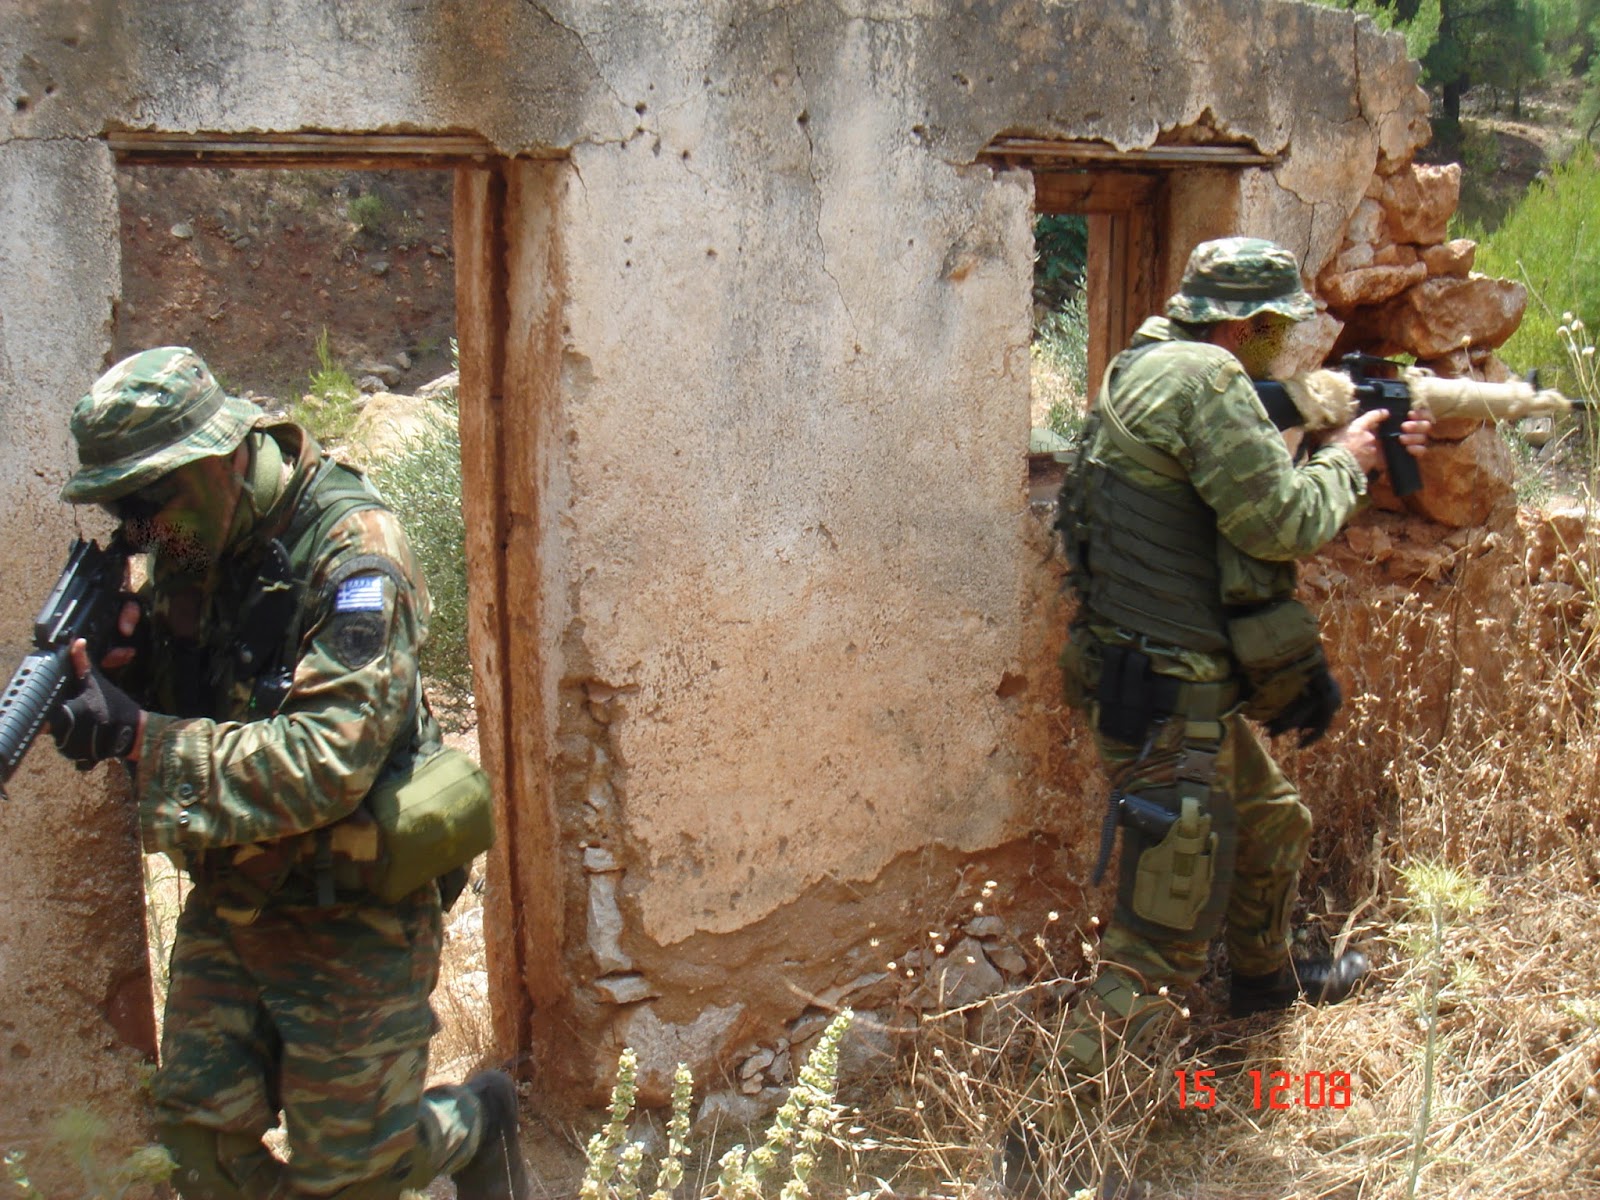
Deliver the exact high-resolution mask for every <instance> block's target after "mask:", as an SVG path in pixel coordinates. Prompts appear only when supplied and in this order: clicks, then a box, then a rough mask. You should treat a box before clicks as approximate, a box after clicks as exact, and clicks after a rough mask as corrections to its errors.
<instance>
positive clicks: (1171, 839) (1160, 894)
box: [1133, 796, 1217, 929]
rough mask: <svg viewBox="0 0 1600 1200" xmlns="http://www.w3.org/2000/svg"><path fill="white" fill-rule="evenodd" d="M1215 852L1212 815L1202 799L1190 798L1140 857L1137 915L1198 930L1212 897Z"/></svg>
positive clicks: (1135, 896)
mask: <svg viewBox="0 0 1600 1200" xmlns="http://www.w3.org/2000/svg"><path fill="white" fill-rule="evenodd" d="M1216 851H1217V838H1216V835H1215V834H1213V833H1212V832H1211V817H1210V814H1208V813H1203V812H1202V811H1201V809H1200V801H1199V800H1198V799H1196V798H1195V797H1193V796H1185V797H1184V798H1183V808H1182V811H1181V812H1180V813H1179V814H1178V819H1177V820H1176V821H1174V822H1173V823H1172V828H1170V829H1168V830H1167V834H1166V836H1165V837H1164V838H1162V839H1161V841H1160V842H1158V843H1157V844H1156V845H1154V846H1151V847H1150V848H1149V849H1148V850H1146V851H1145V852H1144V853H1143V854H1141V855H1139V865H1138V867H1137V868H1136V870H1135V873H1134V880H1133V911H1134V913H1135V915H1137V916H1140V917H1143V918H1144V919H1145V920H1146V921H1152V922H1154V923H1155V924H1157V925H1164V926H1166V927H1167V928H1168V929H1193V928H1194V927H1195V922H1197V921H1198V920H1199V919H1200V914H1201V913H1202V912H1203V911H1204V910H1205V907H1206V905H1207V904H1208V903H1209V902H1210V900H1211V886H1212V882H1213V880H1214V877H1215V872H1216Z"/></svg>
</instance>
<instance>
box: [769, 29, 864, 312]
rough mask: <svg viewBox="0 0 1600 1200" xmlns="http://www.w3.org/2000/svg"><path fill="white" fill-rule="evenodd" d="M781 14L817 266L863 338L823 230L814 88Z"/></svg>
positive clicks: (793, 37) (822, 201) (792, 36)
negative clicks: (813, 205) (795, 90)
mask: <svg viewBox="0 0 1600 1200" xmlns="http://www.w3.org/2000/svg"><path fill="white" fill-rule="evenodd" d="M779 13H780V15H781V16H782V17H783V27H784V30H785V31H786V33H787V34H788V38H787V44H788V50H789V66H790V67H791V68H792V69H793V71H794V79H795V83H796V84H797V85H798V87H799V89H800V97H801V101H802V107H801V109H800V115H799V116H798V117H796V118H795V123H796V124H797V125H799V126H800V133H801V135H802V136H803V137H804V138H805V139H806V149H807V155H806V174H807V175H808V176H810V178H811V188H812V191H813V192H815V193H816V197H817V221H816V230H817V245H818V246H819V247H821V249H822V257H821V260H820V261H819V263H818V264H817V265H818V266H820V267H821V268H822V273H823V274H824V275H826V276H827V277H828V279H829V281H830V282H831V283H832V284H833V289H834V291H835V292H837V293H838V295H839V304H840V306H841V307H842V308H843V309H844V313H845V316H846V317H847V318H848V319H849V322H850V336H851V338H852V340H859V338H858V336H857V321H856V315H855V313H854V312H853V311H852V310H851V308H850V301H849V300H848V299H847V298H846V296H845V294H844V285H843V284H841V283H840V282H839V277H838V276H837V275H835V274H834V273H833V270H832V268H830V267H829V266H828V239H827V237H826V236H825V235H824V234H823V231H822V210H823V206H824V203H825V199H826V197H825V194H824V192H823V188H822V178H821V176H820V175H818V174H817V168H816V161H817V143H816V139H814V138H813V137H812V136H811V115H810V114H811V105H810V90H809V88H808V87H807V86H806V80H805V73H804V72H803V71H802V70H801V69H800V56H799V55H798V54H797V53H796V52H795V34H794V24H793V21H792V19H791V18H790V15H789V11H788V9H786V8H784V9H780V10H779Z"/></svg>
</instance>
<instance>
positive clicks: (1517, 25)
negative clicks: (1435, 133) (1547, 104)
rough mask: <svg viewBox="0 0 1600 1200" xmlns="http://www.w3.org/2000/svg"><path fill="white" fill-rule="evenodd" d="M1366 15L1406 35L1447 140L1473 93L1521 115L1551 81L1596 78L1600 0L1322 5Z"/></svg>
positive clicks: (1332, 0)
mask: <svg viewBox="0 0 1600 1200" xmlns="http://www.w3.org/2000/svg"><path fill="white" fill-rule="evenodd" d="M1317 3H1320V4H1326V5H1329V6H1330V7H1334V8H1343V9H1347V10H1351V11H1354V12H1359V13H1365V14H1366V15H1368V16H1370V17H1372V19H1373V20H1374V21H1376V22H1377V23H1378V24H1379V25H1380V26H1382V27H1383V28H1385V29H1393V30H1396V31H1398V32H1400V33H1403V34H1404V35H1405V38H1406V48H1407V50H1408V51H1409V52H1410V54H1411V57H1412V58H1415V59H1417V60H1418V61H1419V62H1421V64H1422V68H1423V84H1424V85H1425V86H1426V87H1427V88H1428V90H1429V92H1430V93H1431V94H1432V95H1433V97H1434V99H1435V101H1436V102H1437V104H1438V106H1439V113H1440V116H1441V117H1442V119H1443V120H1442V123H1443V125H1444V126H1445V128H1444V129H1442V130H1440V131H1439V132H1440V133H1441V134H1442V135H1443V136H1445V137H1446V138H1448V137H1449V134H1450V131H1451V130H1452V129H1454V128H1455V127H1456V126H1457V125H1458V124H1459V123H1460V120H1461V100H1462V97H1463V96H1464V95H1465V94H1466V92H1467V91H1468V90H1469V89H1472V88H1486V89H1488V91H1489V95H1490V99H1491V101H1492V103H1493V104H1494V106H1495V107H1496V108H1497V109H1498V108H1499V107H1500V106H1501V105H1502V104H1504V103H1507V102H1509V104H1510V107H1511V111H1512V113H1513V115H1515V116H1521V109H1522V99H1523V94H1524V93H1525V92H1526V91H1527V89H1529V88H1530V87H1533V86H1535V85H1537V84H1539V83H1542V82H1544V81H1546V80H1547V79H1550V78H1557V77H1565V76H1571V77H1575V78H1583V77H1586V76H1587V77H1588V78H1589V80H1590V90H1591V91H1593V90H1594V88H1595V86H1596V85H1597V84H1600V77H1597V76H1596V74H1595V73H1594V70H1593V68H1594V60H1595V43H1596V38H1597V36H1600V0H1317Z"/></svg>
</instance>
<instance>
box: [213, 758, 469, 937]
mask: <svg viewBox="0 0 1600 1200" xmlns="http://www.w3.org/2000/svg"><path fill="white" fill-rule="evenodd" d="M493 841H494V804H493V796H492V793H491V790H490V787H489V777H488V776H487V775H486V774H484V772H483V769H482V768H481V767H479V766H478V764H477V763H475V762H473V761H472V759H471V758H469V757H468V756H467V755H465V754H463V753H462V752H461V751H459V750H452V749H449V748H442V749H438V750H435V751H434V752H433V753H431V754H424V755H415V756H414V755H412V754H409V753H407V754H405V755H401V756H398V757H397V758H396V759H394V760H391V762H390V764H389V766H387V767H385V768H384V771H383V774H381V775H380V776H379V777H378V781H377V783H376V784H374V785H373V788H372V791H371V792H369V793H368V794H367V797H366V799H365V800H363V801H362V803H361V807H359V808H357V809H356V810H355V811H354V812H353V813H351V814H350V815H349V816H348V817H345V818H344V819H342V820H339V821H335V822H334V823H333V824H332V825H325V826H323V827H322V828H321V829H318V830H315V831H314V832H312V833H308V834H301V835H298V836H296V837H289V838H281V839H279V840H277V841H272V842H258V843H255V844H253V845H249V846H239V847H235V848H233V849H231V850H222V851H211V852H208V853H206V854H205V855H202V856H197V858H196V859H195V860H194V861H192V862H191V863H190V873H191V875H192V876H193V878H194V881H195V885H196V887H198V888H200V889H202V890H203V891H204V892H205V893H206V896H207V899H208V901H209V902H210V903H211V904H212V905H214V906H215V907H216V909H217V911H218V913H219V914H221V915H222V916H223V917H224V918H225V919H226V920H228V921H231V922H233V923H234V924H237V925H247V924H249V923H250V922H252V921H254V920H255V918H256V916H257V914H259V913H260V911H261V910H262V909H263V908H265V907H267V905H268V904H288V905H313V904H314V905H316V906H318V907H321V908H327V907H328V906H330V905H333V904H338V903H349V902H352V901H359V900H361V899H364V898H369V897H374V896H375V897H377V898H378V899H379V900H381V901H383V902H384V903H387V904H394V903H396V902H398V901H400V900H402V899H403V898H405V897H406V896H408V895H410V894H411V893H412V892H414V891H416V890H417V889H418V888H421V887H425V886H427V884H429V883H430V882H432V881H433V880H435V879H441V900H442V901H443V900H446V899H448V900H449V901H451V902H453V901H454V900H455V898H456V897H457V896H459V895H460V894H461V890H462V888H463V887H464V886H465V884H466V876H465V872H466V868H467V867H468V866H469V865H470V864H471V862H472V860H473V859H474V858H476V857H477V856H478V855H480V854H482V853H483V852H484V851H486V850H488V849H489V847H490V845H491V844H492V843H493ZM445 893H448V896H446V895H445ZM445 906H446V907H449V905H448V903H447V904H446V905H445Z"/></svg>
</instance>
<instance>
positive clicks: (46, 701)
mask: <svg viewBox="0 0 1600 1200" xmlns="http://www.w3.org/2000/svg"><path fill="white" fill-rule="evenodd" d="M71 671H72V661H71V659H70V657H69V656H68V652H67V648H66V647H65V646H62V647H60V648H59V649H56V650H37V651H35V652H34V653H32V654H30V655H28V657H27V658H25V659H23V660H22V665H21V666H20V667H18V668H17V673H16V674H15V675H13V676H12V677H11V682H10V683H8V684H7V685H6V690H5V691H4V692H0V784H3V783H5V782H6V780H8V779H10V778H11V776H12V774H13V773H14V772H15V771H16V769H17V764H18V763H20V762H21V761H22V756H23V755H24V754H26V753H27V752H28V747H29V746H31V745H33V739H34V738H36V737H38V736H39V730H40V729H41V728H42V727H43V726H44V722H45V718H46V717H48V716H49V715H50V710H51V709H52V708H54V707H55V703H56V700H57V698H59V697H60V695H61V692H62V690H63V689H64V688H65V687H66V685H67V679H68V677H69V675H70V674H71Z"/></svg>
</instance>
